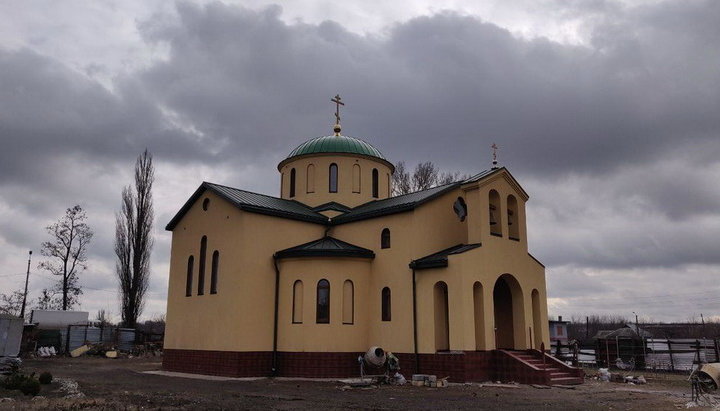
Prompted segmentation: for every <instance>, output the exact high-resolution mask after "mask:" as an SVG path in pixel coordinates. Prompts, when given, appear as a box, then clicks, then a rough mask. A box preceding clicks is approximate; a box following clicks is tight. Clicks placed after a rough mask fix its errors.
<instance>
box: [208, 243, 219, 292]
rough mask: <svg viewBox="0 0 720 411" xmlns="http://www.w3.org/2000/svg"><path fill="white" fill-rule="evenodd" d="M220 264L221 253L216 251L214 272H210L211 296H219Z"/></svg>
mask: <svg viewBox="0 0 720 411" xmlns="http://www.w3.org/2000/svg"><path fill="white" fill-rule="evenodd" d="M218 264H220V252H218V250H215V252H213V257H212V271H210V294H217V282H218Z"/></svg>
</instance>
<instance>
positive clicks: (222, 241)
mask: <svg viewBox="0 0 720 411" xmlns="http://www.w3.org/2000/svg"><path fill="white" fill-rule="evenodd" d="M333 163H334V164H337V165H338V172H339V175H338V177H339V178H338V192H337V193H330V192H329V190H328V189H329V186H328V168H329V165H330V164H333ZM310 164H312V165H313V166H314V176H315V182H314V183H313V184H311V186H313V190H312V191H313V192H311V193H307V192H306V191H307V190H306V187H307V186H308V183H307V181H306V179H307V175H308V174H307V173H306V171H305V170H307V167H308V166H309V165H310ZM353 167H359V168H360V172H361V174H360V189H359V190H353V188H357V184H355V187H353V183H354V182H353ZM292 168H295V169H296V170H297V171H296V176H295V183H296V188H295V196H293V198H290V190H289V178H288V175H287V173H289V170H290V169H292ZM373 168H375V169H377V170H378V173H379V176H380V178H379V179H378V181H379V189H378V194H379V196H378V198H377V199H376V198H374V197H373V196H372V187H371V174H370V173H371V172H372V171H371V170H372V169H373ZM279 170H280V172H281V174H283V175H284V176H283V177H282V178H281V181H282V183H281V197H282V198H283V199H288V200H294V201H298V202H300V203H304V204H306V205H307V206H309V207H315V206H318V205H321V204H325V203H329V202H336V203H339V204H342V205H344V206H347V207H348V208H353V207H356V206H358V205H361V204H365V203H368V202H372V201H381V200H383V199H385V198H388V197H389V193H390V191H391V187H390V185H389V184H390V182H389V175H390V172H391V170H392V169H391V167H390V166H388V164H387V162H386V161H384V160H380V159H377V160H373V159H372V158H368V157H364V156H353V155H349V154H338V155H330V154H325V153H323V154H322V155H318V156H304V157H302V158H299V159H295V160H293V161H285V162H284V164H283V163H281V167H280V168H279ZM492 190H494V191H495V192H497V194H498V195H499V198H500V204H499V207H497V208H496V209H495V211H494V212H495V213H499V214H497V216H498V217H500V216H502V217H503V218H501V220H502V224H501V225H502V227H500V228H501V235H500V236H497V235H493V234H492V233H491V231H492V230H491V224H490V223H491V217H490V214H491V211H490V208H489V206H490V204H489V201H490V200H489V198H490V192H491V191H492ZM354 191H355V192H354ZM357 191H359V192H357ZM510 196H513V198H514V199H515V202H516V203H517V205H516V206H515V207H516V210H514V212H513V215H512V216H510V221H512V223H513V224H517V228H514V227H511V226H510V225H508V217H509V216H508V215H507V207H508V198H510ZM458 198H462V199H463V200H464V202H465V203H466V205H467V216H466V218H465V219H464V221H461V220H460V218H459V217H458V215H457V214H456V212H455V211H454V209H453V206H454V204H455V202H456V201H458ZM206 200H207V201H206ZM511 201H512V200H511ZM526 201H527V195H526V194H525V192H524V191H523V190H522V188H521V187H520V186H519V185H518V184H517V182H516V181H515V179H514V178H513V177H512V176H511V175H510V173H509V172H508V171H507V170H505V169H499V170H495V171H494V172H491V173H488V174H487V175H486V176H485V177H482V178H479V179H477V181H470V182H466V183H462V184H454V185H452V186H448V188H447V189H445V190H442V191H441V193H440V194H439V195H437V196H434V197H432V198H430V199H427V200H426V201H423V202H422V203H421V204H417V205H416V206H415V207H414V208H413V209H411V210H405V211H402V212H397V213H385V214H382V215H377V216H373V217H372V218H364V219H360V220H357V221H352V222H346V223H342V224H333V223H331V221H332V219H334V218H337V217H339V216H342V214H343V212H340V211H336V210H333V211H325V212H323V215H325V216H326V217H328V218H329V222H328V224H319V223H316V222H306V221H298V220H295V219H289V218H284V217H282V216H276V215H266V214H263V213H258V212H253V211H247V210H242V209H240V208H238V207H236V206H235V205H234V204H232V203H231V202H229V201H228V200H227V199H226V198H223V197H222V196H220V195H217V194H216V193H215V192H213V191H211V190H205V191H204V192H202V193H201V195H199V196H198V197H197V198H196V199H195V201H194V202H193V203H192V204H190V206H189V208H187V209H186V210H185V211H184V214H183V215H182V216H181V218H180V219H179V220H178V222H177V224H176V225H175V226H174V227H173V228H172V233H173V234H172V251H171V261H170V276H169V285H168V312H167V328H166V336H165V347H166V348H169V349H189V350H213V351H271V350H273V349H274V348H276V349H277V350H278V351H283V352H363V351H365V350H366V349H367V348H368V347H369V346H372V345H377V346H381V347H383V348H385V349H386V350H389V351H394V352H401V353H412V352H414V351H415V350H416V349H417V352H419V353H435V352H437V351H438V350H441V351H443V350H451V351H474V350H492V349H495V348H514V349H527V348H539V347H540V344H541V343H544V344H545V346H546V347H549V332H548V328H547V297H546V296H547V294H546V287H545V270H544V267H543V266H542V265H541V264H540V263H539V262H538V261H537V260H535V259H534V258H533V257H532V256H530V255H529V254H528V249H527V228H526V227H527V225H526V214H525V203H526ZM204 203H205V204H206V205H207V207H206V208H207V210H205V209H204V207H203V204H204ZM383 229H389V230H390V247H389V248H382V247H381V233H382V231H383ZM511 230H515V234H516V237H515V238H510V237H511V235H510V234H511ZM495 231H499V230H495ZM203 236H206V237H207V251H206V255H207V257H206V264H205V286H204V294H203V295H198V277H199V272H198V265H199V259H200V256H199V253H200V243H201V239H202V237H203ZM325 236H329V237H332V238H335V239H338V240H341V241H344V242H347V243H350V244H352V245H354V246H357V247H362V248H364V249H367V250H371V251H372V252H373V253H374V258H356V257H337V256H333V257H327V256H313V257H302V258H280V259H274V258H273V256H274V255H275V253H277V252H278V251H280V250H284V249H287V248H290V247H294V246H298V245H300V244H304V243H308V242H311V241H313V240H317V239H320V238H323V237H325ZM461 244H465V245H474V248H471V249H468V250H466V251H464V252H461V253H457V254H450V255H447V257H446V258H447V265H446V266H444V267H435V268H425V267H417V266H416V267H415V268H411V265H412V263H413V262H416V261H417V260H419V259H422V258H423V257H425V256H428V255H431V254H433V253H437V252H439V251H441V250H444V249H448V248H450V247H453V246H457V245H461ZM478 245H479V246H478ZM215 250H217V251H218V252H219V256H220V257H219V264H218V281H217V293H216V294H211V293H210V276H211V274H210V272H211V262H210V256H211V255H212V253H213V252H214V251H215ZM191 256H192V257H193V259H194V266H193V267H192V272H193V276H192V287H191V292H190V293H189V294H190V295H189V296H186V291H187V290H186V286H187V275H188V259H189V258H190V257H191ZM276 267H277V271H276ZM276 273H279V274H278V276H277V278H278V288H277V295H278V298H277V304H278V306H277V313H278V317H277V318H278V320H277V341H276V343H277V345H276V347H275V346H274V342H275V340H274V331H275V330H274V327H275V319H274V313H275V292H276V289H275V286H276ZM413 278H415V290H416V291H415V303H416V304H415V312H414V309H413V307H414V306H413ZM320 280H327V281H328V282H329V285H330V305H329V313H330V315H329V316H330V319H329V323H317V322H316V310H317V286H318V282H319V281H320ZM296 281H301V282H302V298H301V300H302V302H301V303H300V307H301V308H300V310H301V314H302V321H301V322H300V321H293V320H294V317H293V312H294V310H298V308H297V307H294V303H295V302H294V299H295V298H294V295H295V294H294V285H295V283H296ZM346 281H351V282H352V290H353V291H352V305H351V310H352V321H351V322H350V323H346V322H347V321H344V320H347V318H344V317H347V314H346V313H347V310H348V306H347V304H348V302H347V301H346V300H348V298H347V296H346V294H347V292H346V291H344V289H345V287H347V286H346V285H345V283H346ZM385 287H388V288H389V289H390V297H391V298H390V302H391V304H390V307H391V310H390V314H391V318H390V320H389V321H383V318H382V310H381V307H382V297H381V294H382V290H383V288H385ZM443 287H445V288H443ZM443 289H446V290H447V291H446V297H443V295H444V294H443V291H442V290H443ZM444 298H445V299H446V300H443V299H444ZM499 298H502V299H503V300H507V301H504V302H502V301H495V300H496V299H499ZM508 301H509V302H508ZM443 304H446V306H442V305H443ZM443 310H446V312H447V314H444V311H443ZM438 313H441V314H438ZM414 327H417V339H416V338H415V332H414V331H415V330H414ZM444 340H446V341H447V346H443V345H444V344H443V342H442V341H444Z"/></svg>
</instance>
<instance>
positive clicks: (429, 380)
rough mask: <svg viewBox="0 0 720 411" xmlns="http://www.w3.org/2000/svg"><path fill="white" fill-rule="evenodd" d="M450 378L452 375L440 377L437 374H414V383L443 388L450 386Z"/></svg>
mask: <svg viewBox="0 0 720 411" xmlns="http://www.w3.org/2000/svg"><path fill="white" fill-rule="evenodd" d="M448 378H450V377H444V378H440V379H438V377H437V376H436V375H430V374H413V376H412V385H413V386H415V387H431V388H442V387H447V386H448Z"/></svg>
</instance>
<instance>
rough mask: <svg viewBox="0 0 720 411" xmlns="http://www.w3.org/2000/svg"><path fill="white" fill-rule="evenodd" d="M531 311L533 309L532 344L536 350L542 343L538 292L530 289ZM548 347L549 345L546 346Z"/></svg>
mask: <svg viewBox="0 0 720 411" xmlns="http://www.w3.org/2000/svg"><path fill="white" fill-rule="evenodd" d="M532 311H533V313H532V314H533V346H532V347H531V348H535V349H536V350H539V349H540V345H541V344H542V330H543V326H542V321H540V293H539V292H538V290H532ZM548 348H549V347H548Z"/></svg>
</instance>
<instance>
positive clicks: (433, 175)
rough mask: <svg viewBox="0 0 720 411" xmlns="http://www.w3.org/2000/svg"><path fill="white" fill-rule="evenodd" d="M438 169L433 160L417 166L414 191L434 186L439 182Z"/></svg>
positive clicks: (413, 181)
mask: <svg viewBox="0 0 720 411" xmlns="http://www.w3.org/2000/svg"><path fill="white" fill-rule="evenodd" d="M437 178H438V169H437V167H435V164H433V163H432V162H431V161H426V162H424V163H420V164H418V165H417V166H415V171H413V175H412V186H413V191H422V190H427V189H428V188H432V187H434V186H435V185H436V184H437Z"/></svg>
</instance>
